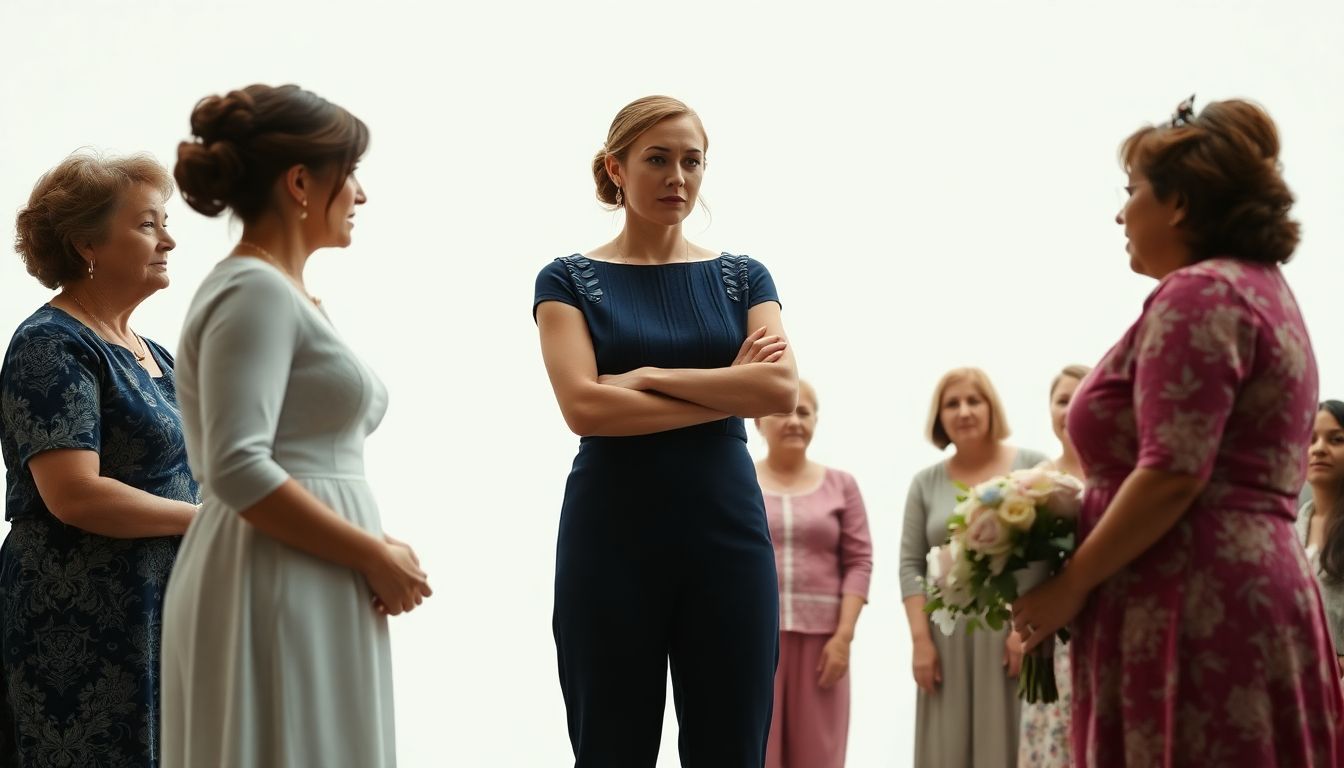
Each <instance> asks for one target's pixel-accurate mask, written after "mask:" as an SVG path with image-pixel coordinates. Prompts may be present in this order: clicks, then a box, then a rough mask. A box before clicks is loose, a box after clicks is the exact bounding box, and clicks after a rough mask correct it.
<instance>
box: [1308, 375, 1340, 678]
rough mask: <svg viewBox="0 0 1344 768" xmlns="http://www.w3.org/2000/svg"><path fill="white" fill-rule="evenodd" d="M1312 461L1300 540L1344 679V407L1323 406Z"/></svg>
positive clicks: (1313, 438)
mask: <svg viewBox="0 0 1344 768" xmlns="http://www.w3.org/2000/svg"><path fill="white" fill-rule="evenodd" d="M1307 461H1308V464H1307V487H1308V488H1310V489H1311V499H1310V501H1308V502H1307V503H1306V504H1303V505H1302V508H1301V510H1299V511H1298V513H1297V535H1298V538H1299V539H1300V540H1301V542H1302V546H1303V547H1304V548H1305V549H1306V551H1307V557H1308V558H1309V559H1310V560H1311V564H1312V565H1313V566H1314V569H1313V570H1314V572H1315V574H1316V583H1317V584H1318V585H1319V586H1320V590H1321V601H1322V602H1323V603H1324V604H1325V619H1326V622H1327V623H1329V625H1330V627H1329V629H1330V639H1331V640H1332V641H1334V644H1335V656H1336V660H1337V661H1338V663H1339V669H1340V672H1341V676H1344V402H1340V401H1339V400H1326V401H1325V402H1323V403H1321V405H1320V408H1319V409H1318V410H1317V411H1316V423H1315V425H1314V426H1313V427H1312V430H1311V446H1310V448H1309V449H1308V454H1307Z"/></svg>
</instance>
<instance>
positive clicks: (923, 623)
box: [904, 595, 932, 641]
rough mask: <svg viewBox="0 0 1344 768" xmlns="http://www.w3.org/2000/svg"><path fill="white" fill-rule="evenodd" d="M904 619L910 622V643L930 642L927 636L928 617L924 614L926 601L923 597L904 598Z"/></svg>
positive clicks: (929, 636) (928, 635) (929, 637)
mask: <svg viewBox="0 0 1344 768" xmlns="http://www.w3.org/2000/svg"><path fill="white" fill-rule="evenodd" d="M904 602H905V618H906V621H908V622H910V639H911V640H912V641H918V640H930V639H932V636H931V635H930V634H929V615H928V614H927V613H925V612H924V605H925V603H926V602H927V599H926V598H925V597H924V595H911V596H909V597H907V598H905V601H904Z"/></svg>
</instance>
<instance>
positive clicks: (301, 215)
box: [299, 198, 308, 221]
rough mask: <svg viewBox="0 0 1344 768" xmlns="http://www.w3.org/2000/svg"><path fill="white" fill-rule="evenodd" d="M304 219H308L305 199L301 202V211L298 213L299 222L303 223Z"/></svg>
mask: <svg viewBox="0 0 1344 768" xmlns="http://www.w3.org/2000/svg"><path fill="white" fill-rule="evenodd" d="M306 218H308V200H307V199H306V198H305V199H304V201H303V210H302V211H299V221H303V220H304V219H306Z"/></svg>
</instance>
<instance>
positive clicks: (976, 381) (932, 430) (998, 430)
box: [924, 367, 1012, 451]
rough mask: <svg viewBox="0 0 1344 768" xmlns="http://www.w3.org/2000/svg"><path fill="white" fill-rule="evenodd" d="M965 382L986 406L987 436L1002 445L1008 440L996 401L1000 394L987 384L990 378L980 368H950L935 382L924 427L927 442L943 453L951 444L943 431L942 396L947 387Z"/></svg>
mask: <svg viewBox="0 0 1344 768" xmlns="http://www.w3.org/2000/svg"><path fill="white" fill-rule="evenodd" d="M962 381H964V382H967V383H969V384H970V385H971V386H973V387H975V389H976V391H978V392H979V393H980V396H981V397H983V398H985V402H987V403H989V437H990V439H991V440H993V441H994V442H996V443H997V442H1002V441H1004V440H1006V439H1008V436H1009V435H1011V434H1012V430H1011V429H1009V428H1008V417H1007V416H1006V415H1004V412H1003V401H1002V400H1000V399H999V393H998V391H997V390H996V389H994V384H993V383H992V382H990V380H989V375H988V374H986V373H985V372H984V371H982V370H980V369H979V368H970V367H967V368H953V369H952V370H950V371H948V372H947V373H944V374H943V376H942V378H940V379H939V380H938V385H937V386H936V387H934V388H933V402H932V403H930V405H929V419H928V422H927V423H926V424H925V426H924V436H925V437H927V438H928V439H929V442H931V443H933V444H934V445H935V446H937V447H938V450H940V451H941V450H943V449H945V448H947V446H949V445H951V444H952V438H950V437H948V436H947V430H946V429H944V428H943V419H942V411H943V394H944V393H945V392H947V388H948V387H950V386H952V385H953V384H955V383H958V382H962Z"/></svg>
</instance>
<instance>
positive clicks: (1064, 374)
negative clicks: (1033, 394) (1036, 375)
mask: <svg viewBox="0 0 1344 768" xmlns="http://www.w3.org/2000/svg"><path fill="white" fill-rule="evenodd" d="M1091 372H1092V369H1091V368H1090V367H1089V366H1086V365H1066V366H1064V367H1063V368H1061V369H1060V371H1059V373H1057V374H1055V378H1054V379H1051V381H1050V397H1051V399H1054V396H1055V389H1057V388H1058V387H1059V382H1061V381H1063V380H1065V379H1077V380H1078V381H1082V380H1083V379H1084V378H1086V377H1087V374H1089V373H1091Z"/></svg>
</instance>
